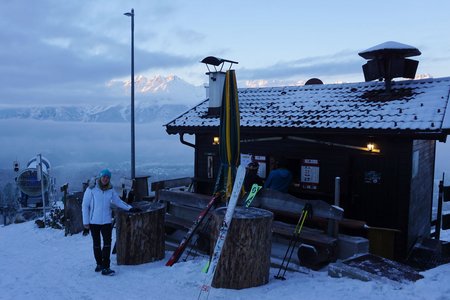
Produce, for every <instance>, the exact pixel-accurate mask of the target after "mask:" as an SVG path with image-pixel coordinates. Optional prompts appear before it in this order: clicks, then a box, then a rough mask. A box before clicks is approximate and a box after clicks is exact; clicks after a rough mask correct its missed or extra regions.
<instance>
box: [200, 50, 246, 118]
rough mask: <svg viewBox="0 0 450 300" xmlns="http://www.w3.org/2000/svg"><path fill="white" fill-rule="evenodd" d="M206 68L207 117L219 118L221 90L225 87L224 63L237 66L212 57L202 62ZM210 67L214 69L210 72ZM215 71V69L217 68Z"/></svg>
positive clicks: (225, 60)
mask: <svg viewBox="0 0 450 300" xmlns="http://www.w3.org/2000/svg"><path fill="white" fill-rule="evenodd" d="M201 62H202V63H204V64H205V65H206V67H207V68H208V72H207V73H206V75H208V76H209V87H207V88H206V93H207V95H206V97H209V107H208V116H212V117H218V116H220V107H221V106H222V97H223V88H224V85H225V72H223V71H222V69H223V66H224V64H225V63H229V64H230V67H229V69H231V66H232V65H233V64H238V62H236V61H232V60H228V59H223V58H218V57H214V56H208V57H205V58H204V59H203V60H202V61H201ZM210 66H213V67H214V70H213V71H211V69H210V68H209V67H210ZM219 66H220V68H219V69H217V67H219Z"/></svg>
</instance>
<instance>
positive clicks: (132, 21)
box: [124, 8, 136, 179]
mask: <svg viewBox="0 0 450 300" xmlns="http://www.w3.org/2000/svg"><path fill="white" fill-rule="evenodd" d="M124 15H125V16H128V17H131V179H134V178H135V176H136V160H135V152H136V151H135V143H134V141H135V137H134V9H133V8H132V9H131V12H129V13H125V14H124Z"/></svg>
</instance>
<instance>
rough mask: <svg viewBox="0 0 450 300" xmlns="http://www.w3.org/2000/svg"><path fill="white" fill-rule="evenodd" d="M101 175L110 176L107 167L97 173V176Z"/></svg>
mask: <svg viewBox="0 0 450 300" xmlns="http://www.w3.org/2000/svg"><path fill="white" fill-rule="evenodd" d="M103 176H107V177H109V178H111V172H110V171H109V170H108V169H104V170H102V171H101V172H100V173H99V174H98V177H100V178H101V177H103Z"/></svg>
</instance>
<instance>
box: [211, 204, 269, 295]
mask: <svg viewBox="0 0 450 300" xmlns="http://www.w3.org/2000/svg"><path fill="white" fill-rule="evenodd" d="M225 212H226V208H225V207H221V208H218V209H216V210H215V211H214V212H213V231H212V239H211V240H212V244H215V241H216V239H217V236H218V232H219V229H220V226H221V224H222V222H223V218H224V216H225ZM272 219H273V214H272V212H270V211H267V210H264V209H260V208H254V207H249V208H244V207H236V210H235V212H234V216H233V221H232V222H231V225H230V228H229V231H228V236H227V239H226V241H225V244H224V247H223V249H222V255H221V256H220V259H219V262H218V265H217V268H216V271H215V275H214V279H213V282H212V286H213V287H215V288H228V289H244V288H249V287H255V286H260V285H263V284H266V283H268V282H269V271H270V252H271V249H272ZM211 248H212V249H214V245H212V247H211Z"/></svg>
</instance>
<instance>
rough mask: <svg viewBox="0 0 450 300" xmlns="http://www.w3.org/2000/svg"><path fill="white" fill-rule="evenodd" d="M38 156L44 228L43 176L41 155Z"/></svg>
mask: <svg viewBox="0 0 450 300" xmlns="http://www.w3.org/2000/svg"><path fill="white" fill-rule="evenodd" d="M38 155H39V172H40V176H41V195H42V211H43V213H44V217H43V219H44V227H45V190H44V174H43V172H42V154H38Z"/></svg>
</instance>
